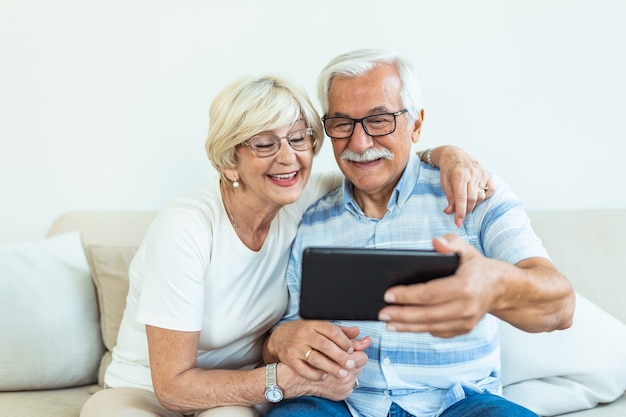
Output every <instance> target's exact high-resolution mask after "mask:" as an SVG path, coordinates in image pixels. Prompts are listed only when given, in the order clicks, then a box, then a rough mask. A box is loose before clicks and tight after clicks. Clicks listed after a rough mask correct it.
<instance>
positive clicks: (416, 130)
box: [411, 109, 424, 143]
mask: <svg viewBox="0 0 626 417" xmlns="http://www.w3.org/2000/svg"><path fill="white" fill-rule="evenodd" d="M423 123H424V109H422V110H420V112H419V115H418V117H417V118H416V119H415V121H413V131H412V132H411V140H412V141H413V143H417V142H418V141H419V140H420V135H421V133H422V124H423Z"/></svg>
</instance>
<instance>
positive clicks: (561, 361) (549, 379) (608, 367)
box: [500, 294, 626, 416]
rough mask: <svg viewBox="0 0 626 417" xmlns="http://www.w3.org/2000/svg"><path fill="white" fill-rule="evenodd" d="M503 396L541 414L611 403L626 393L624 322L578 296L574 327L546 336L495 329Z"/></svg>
mask: <svg viewBox="0 0 626 417" xmlns="http://www.w3.org/2000/svg"><path fill="white" fill-rule="evenodd" d="M500 338H501V341H502V342H501V343H502V383H503V385H504V396H505V397H506V398H508V399H510V400H511V401H514V402H516V403H518V404H521V405H523V406H525V407H527V408H529V409H531V410H532V411H534V412H535V413H537V414H539V415H541V416H554V415H558V414H564V413H570V412H574V411H579V410H584V409H588V408H593V407H595V406H596V405H598V404H599V403H607V402H612V401H614V400H616V399H617V398H619V397H620V396H621V395H622V394H623V393H624V391H625V390H626V355H625V354H624V352H626V324H624V323H623V322H621V321H620V320H618V319H616V318H615V317H613V316H611V315H610V314H609V313H607V312H606V311H604V310H602V309H601V308H600V307H598V306H597V305H595V304H593V303H592V302H591V301H589V300H587V299H586V298H585V297H583V296H582V295H580V294H577V298H576V312H575V313H574V324H573V326H572V327H570V328H569V329H566V330H559V331H554V332H550V333H526V332H523V331H521V330H519V329H517V328H515V327H513V326H511V325H509V324H508V323H504V322H502V324H501V327H500Z"/></svg>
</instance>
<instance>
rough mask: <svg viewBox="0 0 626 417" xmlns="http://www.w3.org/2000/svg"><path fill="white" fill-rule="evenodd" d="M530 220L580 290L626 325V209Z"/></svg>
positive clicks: (533, 214) (538, 214)
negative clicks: (625, 296) (625, 300)
mask: <svg viewBox="0 0 626 417" xmlns="http://www.w3.org/2000/svg"><path fill="white" fill-rule="evenodd" d="M529 216H530V218H531V222H532V226H533V228H534V229H535V232H536V233H537V234H538V235H539V237H540V238H541V239H542V241H543V244H544V246H545V247H546V248H547V249H548V251H549V253H550V256H551V257H552V261H553V263H554V264H555V265H556V267H557V268H558V269H559V270H560V271H561V272H563V273H564V274H565V275H566V276H567V277H568V278H569V280H570V281H571V282H572V285H573V286H574V289H575V290H576V291H577V292H579V293H580V294H582V295H584V296H585V297H587V298H588V299H589V300H591V301H593V302H594V303H595V304H597V305H599V306H600V307H602V308H603V309H604V310H606V311H608V312H609V313H611V314H612V315H613V316H615V317H617V318H618V319H620V320H622V321H623V322H625V323H626V303H625V302H624V295H626V209H590V210H554V211H529Z"/></svg>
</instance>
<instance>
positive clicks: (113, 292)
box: [86, 245, 137, 385]
mask: <svg viewBox="0 0 626 417" xmlns="http://www.w3.org/2000/svg"><path fill="white" fill-rule="evenodd" d="M136 251H137V248H136V247H116V246H98V245H89V246H87V248H86V252H87V259H88V261H89V265H90V267H91V276H92V279H93V282H94V284H95V286H96V290H97V294H98V307H99V309H100V328H101V329H102V340H103V341H104V345H105V347H106V352H105V353H104V356H103V357H102V361H101V364H100V371H99V375H98V383H99V384H100V385H104V373H105V372H106V368H107V366H108V365H109V363H111V352H112V351H113V348H114V347H115V345H116V343H117V333H118V331H119V328H120V322H121V321H122V316H123V314H124V308H125V307H126V294H127V293H128V268H129V266H130V262H131V261H132V259H133V256H135V252H136Z"/></svg>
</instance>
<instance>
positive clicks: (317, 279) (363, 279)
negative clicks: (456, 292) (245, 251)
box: [300, 247, 460, 320]
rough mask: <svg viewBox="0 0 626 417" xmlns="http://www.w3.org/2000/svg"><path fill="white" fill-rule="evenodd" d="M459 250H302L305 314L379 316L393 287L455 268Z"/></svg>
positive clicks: (328, 317)
mask: <svg viewBox="0 0 626 417" xmlns="http://www.w3.org/2000/svg"><path fill="white" fill-rule="evenodd" d="M459 259H460V258H459V255H457V254H440V253H437V252H434V251H429V250H412V249H363V248H334V247H310V248H306V249H304V251H303V253H302V283H301V288H300V317H302V318H304V319H318V320H378V312H379V311H380V310H381V309H382V308H383V307H384V306H385V305H386V303H385V301H384V299H383V296H384V294H385V291H386V290H387V288H389V287H391V286H394V285H399V284H414V283H418V282H426V281H429V280H431V279H434V278H441V277H446V276H449V275H452V274H454V272H455V271H456V269H457V267H458V265H459Z"/></svg>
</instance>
